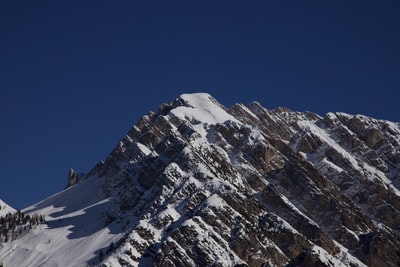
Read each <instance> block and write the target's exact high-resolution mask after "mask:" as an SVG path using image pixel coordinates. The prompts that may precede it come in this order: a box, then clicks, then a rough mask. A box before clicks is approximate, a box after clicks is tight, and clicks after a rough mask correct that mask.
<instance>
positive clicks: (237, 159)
mask: <svg viewBox="0 0 400 267" xmlns="http://www.w3.org/2000/svg"><path fill="white" fill-rule="evenodd" d="M399 165H400V127H399V124H398V123H393V122H388V121H380V120H375V119H372V118H368V117H365V116H361V115H357V116H353V115H348V114H344V113H329V114H327V115H326V116H325V117H320V116H318V115H316V114H314V113H311V112H304V113H302V112H293V111H290V110H288V109H285V108H280V109H277V110H267V109H265V108H263V107H262V106H261V105H260V104H259V103H257V102H254V103H251V104H250V105H248V106H244V105H242V104H236V105H234V106H232V107H231V108H229V109H227V108H225V107H223V106H222V105H221V104H219V103H218V102H217V100H215V99H214V98H213V97H212V96H210V95H208V94H206V93H198V94H183V95H181V96H180V97H178V98H177V99H176V100H175V101H173V102H172V103H169V104H163V105H161V106H160V109H159V110H158V111H157V113H153V112H151V113H149V114H148V115H146V116H144V117H143V118H142V119H140V120H139V121H138V123H137V124H136V125H135V126H133V127H132V129H130V130H129V132H128V133H127V135H126V136H125V137H124V138H123V139H122V140H121V142H120V143H119V144H118V145H117V146H116V147H115V148H114V150H113V151H112V152H111V154H110V155H109V156H108V157H107V158H106V159H105V160H104V161H102V162H100V163H99V164H97V165H96V166H95V167H94V168H93V169H92V170H91V171H90V172H89V173H88V175H87V176H86V177H85V178H82V177H81V178H80V179H81V181H80V182H78V183H77V184H75V185H72V186H71V187H69V188H68V189H66V190H64V191H62V192H60V193H58V194H56V195H54V196H52V197H50V198H48V199H46V200H44V201H42V202H40V203H38V204H36V205H33V206H31V207H28V208H27V209H25V210H24V211H23V212H24V213H27V214H43V215H45V218H46V221H47V222H46V223H44V224H39V225H38V226H36V227H35V228H34V229H32V230H31V231H28V232H27V233H24V234H22V235H21V236H19V237H18V238H17V239H16V240H14V241H12V242H6V243H4V242H3V243H1V244H0V261H2V262H3V263H4V266H261V265H263V264H266V265H268V266H398V265H399V264H400V256H399V255H400V249H399V248H400V238H399V230H400V228H399V225H400V215H399V214H400V213H399V210H400V194H399V189H400V188H399V185H400V167H399Z"/></svg>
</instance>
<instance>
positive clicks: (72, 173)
mask: <svg viewBox="0 0 400 267" xmlns="http://www.w3.org/2000/svg"><path fill="white" fill-rule="evenodd" d="M77 182H78V178H77V175H76V172H75V171H74V169H72V168H71V169H69V171H68V183H67V188H68V187H70V186H73V185H74V184H76V183H77Z"/></svg>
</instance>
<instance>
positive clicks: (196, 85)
mask: <svg viewBox="0 0 400 267" xmlns="http://www.w3.org/2000/svg"><path fill="white" fill-rule="evenodd" d="M399 14H400V2H399V1H160V2H158V1H2V2H1V3H0V34H1V40H0V123H1V124H0V125H1V126H0V127H1V128H0V130H1V131H0V148H1V151H0V152H1V156H0V181H1V184H0V198H1V199H3V200H4V201H6V202H8V203H9V204H11V205H13V206H14V207H16V208H23V207H26V206H27V205H30V204H33V203H35V202H36V201H39V200H41V199H43V198H45V197H47V196H49V195H51V194H53V193H56V192H58V191H59V190H61V189H62V188H63V187H64V186H65V185H66V182H67V178H66V177H67V172H68V169H69V168H70V167H73V168H75V169H76V170H77V171H82V172H86V171H89V170H90V169H91V167H93V166H94V165H95V164H96V163H97V162H98V161H100V160H102V159H104V158H105V157H106V156H107V155H108V153H109V152H110V151H111V150H112V148H113V147H114V146H115V145H116V144H117V142H118V141H119V140H120V139H121V138H122V137H123V136H124V134H125V133H126V132H127V131H128V129H129V128H130V127H131V126H132V125H133V124H135V123H136V122H137V120H138V119H139V118H140V117H141V116H142V115H144V114H146V113H147V112H148V111H149V110H156V109H157V108H158V106H159V105H160V104H161V103H164V102H170V101H172V100H174V99H175V98H176V97H177V96H178V95H180V94H181V93H188V92H208V93H210V94H212V95H213V96H214V97H215V98H216V99H217V100H219V101H220V102H221V103H222V104H223V105H225V106H230V105H232V104H234V103H236V102H241V103H244V104H248V103H250V102H251V101H253V100H256V101H258V102H260V103H261V104H262V105H263V106H265V107H267V108H270V109H272V108H276V107H279V106H286V107H289V108H290V109H292V110H297V111H305V110H309V111H314V112H316V113H318V114H321V115H323V114H325V113H326V112H329V111H343V112H347V113H351V114H358V113H360V114H365V115H368V116H372V117H376V118H380V119H387V120H392V121H397V122H398V121H400V109H399V95H400V93H399V89H400V51H399V48H400V16H399Z"/></svg>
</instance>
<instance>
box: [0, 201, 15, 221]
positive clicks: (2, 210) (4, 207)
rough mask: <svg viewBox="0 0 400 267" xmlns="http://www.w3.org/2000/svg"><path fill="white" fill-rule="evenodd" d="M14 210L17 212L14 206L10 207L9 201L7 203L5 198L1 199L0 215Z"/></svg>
mask: <svg viewBox="0 0 400 267" xmlns="http://www.w3.org/2000/svg"><path fill="white" fill-rule="evenodd" d="M14 212H16V210H15V209H14V208H12V207H10V206H9V205H7V203H5V202H4V201H3V200H1V199H0V217H1V216H4V215H6V214H8V213H14Z"/></svg>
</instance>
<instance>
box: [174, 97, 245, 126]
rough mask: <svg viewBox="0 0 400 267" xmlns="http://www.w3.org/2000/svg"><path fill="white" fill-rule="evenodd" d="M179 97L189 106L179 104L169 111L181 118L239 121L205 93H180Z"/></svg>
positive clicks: (215, 121) (209, 121)
mask: <svg viewBox="0 0 400 267" xmlns="http://www.w3.org/2000/svg"><path fill="white" fill-rule="evenodd" d="M180 98H181V99H183V100H184V101H185V102H187V104H188V105H189V106H191V107H189V106H179V107H177V108H175V109H173V110H171V113H172V114H174V115H175V116H177V117H178V118H180V119H182V120H185V119H189V120H190V121H199V122H201V123H206V124H217V123H224V122H225V121H228V120H230V121H234V122H237V123H240V122H239V121H238V120H237V119H235V118H234V117H233V116H232V115H230V114H228V113H227V112H226V111H225V110H224V109H223V108H222V107H221V106H219V105H218V104H217V102H216V100H215V99H214V98H213V97H212V96H211V95H209V94H207V93H196V94H182V95H181V96H180Z"/></svg>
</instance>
